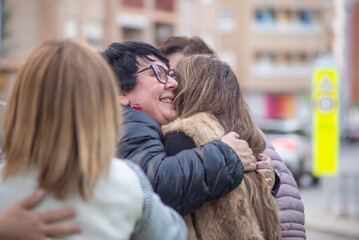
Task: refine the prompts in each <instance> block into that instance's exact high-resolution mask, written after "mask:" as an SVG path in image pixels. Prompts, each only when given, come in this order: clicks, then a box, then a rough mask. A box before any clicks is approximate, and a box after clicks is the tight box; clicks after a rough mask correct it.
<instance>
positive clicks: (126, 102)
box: [120, 95, 130, 106]
mask: <svg viewBox="0 0 359 240" xmlns="http://www.w3.org/2000/svg"><path fill="white" fill-rule="evenodd" d="M120 104H121V105H122V106H128V105H130V100H128V98H127V97H126V96H122V95H121V96H120Z"/></svg>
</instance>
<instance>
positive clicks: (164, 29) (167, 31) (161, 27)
mask: <svg viewBox="0 0 359 240" xmlns="http://www.w3.org/2000/svg"><path fill="white" fill-rule="evenodd" d="M155 29H156V30H155V31H156V33H155V34H156V36H155V37H156V39H155V40H156V42H160V41H162V40H164V39H166V38H168V37H169V36H172V35H173V26H172V25H170V24H164V23H156V24H155Z"/></svg>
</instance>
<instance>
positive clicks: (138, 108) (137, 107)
mask: <svg viewBox="0 0 359 240" xmlns="http://www.w3.org/2000/svg"><path fill="white" fill-rule="evenodd" d="M132 107H133V108H134V109H136V110H139V111H141V109H142V108H141V105H140V104H137V103H136V104H133V106H132Z"/></svg>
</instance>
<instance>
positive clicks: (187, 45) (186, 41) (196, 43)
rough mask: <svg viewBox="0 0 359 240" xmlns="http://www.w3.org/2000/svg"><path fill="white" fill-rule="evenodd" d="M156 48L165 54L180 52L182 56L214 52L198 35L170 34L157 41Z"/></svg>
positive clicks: (211, 53)
mask: <svg viewBox="0 0 359 240" xmlns="http://www.w3.org/2000/svg"><path fill="white" fill-rule="evenodd" d="M157 46H158V50H160V52H161V53H162V54H164V55H166V56H168V55H171V54H174V53H182V54H183V55H184V56H191V55H194V54H208V55H213V54H215V52H214V51H213V49H211V48H210V47H209V46H208V45H207V44H206V43H205V42H204V41H203V40H202V39H201V38H200V37H197V36H193V37H191V38H189V37H186V36H172V37H169V38H167V39H165V40H164V41H162V42H160V43H158V45H157Z"/></svg>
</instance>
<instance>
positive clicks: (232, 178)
mask: <svg viewBox="0 0 359 240" xmlns="http://www.w3.org/2000/svg"><path fill="white" fill-rule="evenodd" d="M130 111H131V110H130ZM134 111H135V110H134ZM130 113H132V114H136V115H138V114H141V117H139V116H137V117H136V118H131V114H130V116H129V115H128V113H127V114H126V112H125V115H124V116H125V121H124V123H123V126H122V129H123V131H122V136H121V142H120V148H119V151H118V154H117V156H118V157H120V158H127V159H130V160H132V161H133V162H135V163H137V164H138V165H139V166H140V167H141V168H142V169H143V171H144V172H145V173H146V175H147V177H148V178H149V180H150V182H151V184H152V186H153V189H154V191H155V192H156V193H158V195H159V196H160V197H161V200H162V201H163V202H164V203H165V204H167V205H169V206H171V207H173V208H174V209H175V210H177V211H178V212H179V213H180V214H182V215H187V214H189V213H191V212H193V211H195V210H197V209H199V208H200V207H202V206H203V204H204V203H205V202H207V201H209V200H212V199H216V198H218V197H220V196H222V195H224V194H225V193H228V192H229V191H231V190H233V189H234V188H235V187H237V186H238V185H239V184H240V183H241V181H242V177H243V165H242V163H241V161H240V160H239V158H238V156H237V155H236V154H235V152H234V151H233V150H232V149H231V148H230V147H229V146H228V145H227V144H225V143H223V142H221V141H219V140H215V141H212V142H210V143H208V144H205V145H203V146H201V147H197V148H194V149H190V150H184V151H181V152H179V153H177V154H175V155H174V156H167V154H166V152H165V146H164V145H163V136H162V130H161V126H160V125H159V124H158V123H156V122H155V121H154V120H153V119H151V118H150V117H149V116H148V115H146V114H145V113H143V112H140V111H137V112H133V111H131V112H130ZM204 159H206V161H204Z"/></svg>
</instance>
